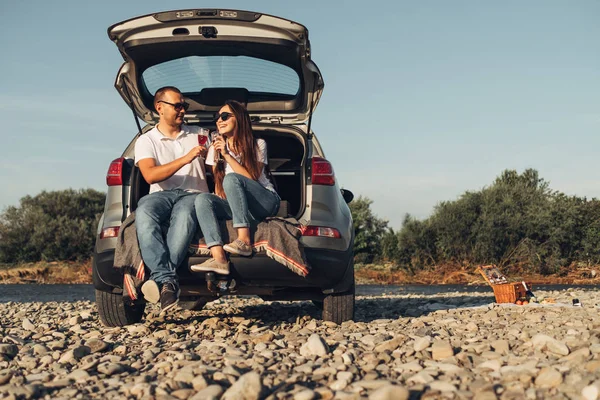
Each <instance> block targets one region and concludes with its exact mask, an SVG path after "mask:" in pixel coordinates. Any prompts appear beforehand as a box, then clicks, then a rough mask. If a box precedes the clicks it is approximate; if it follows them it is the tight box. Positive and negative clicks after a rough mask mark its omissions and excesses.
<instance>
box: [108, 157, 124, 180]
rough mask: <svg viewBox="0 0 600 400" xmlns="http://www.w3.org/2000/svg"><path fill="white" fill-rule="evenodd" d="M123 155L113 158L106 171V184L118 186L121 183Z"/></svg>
mask: <svg viewBox="0 0 600 400" xmlns="http://www.w3.org/2000/svg"><path fill="white" fill-rule="evenodd" d="M124 162H125V159H124V158H123V157H121V158H117V159H116V160H113V161H112V162H111V163H110V165H109V167H108V172H107V173H106V184H107V185H108V186H118V185H122V184H123V163H124Z"/></svg>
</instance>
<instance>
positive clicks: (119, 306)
mask: <svg viewBox="0 0 600 400" xmlns="http://www.w3.org/2000/svg"><path fill="white" fill-rule="evenodd" d="M96 306H97V307H98V315H99V316H100V321H102V323H103V324H104V325H105V326H110V327H113V326H125V325H131V324H136V323H138V322H140V321H141V320H142V317H143V316H144V310H145V309H146V303H141V304H134V305H129V304H125V302H124V301H123V295H122V294H114V293H108V292H103V291H102V290H98V289H96Z"/></svg>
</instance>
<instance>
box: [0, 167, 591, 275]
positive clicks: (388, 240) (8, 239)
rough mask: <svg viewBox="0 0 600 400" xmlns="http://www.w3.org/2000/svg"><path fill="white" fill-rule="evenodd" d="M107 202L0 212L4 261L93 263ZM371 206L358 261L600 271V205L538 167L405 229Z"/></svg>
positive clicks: (360, 203)
mask: <svg viewBox="0 0 600 400" xmlns="http://www.w3.org/2000/svg"><path fill="white" fill-rule="evenodd" d="M104 198H105V194H104V193H102V192H98V191H96V190H93V189H85V190H73V189H69V190H63V191H53V192H46V191H44V192H42V193H40V194H38V195H36V196H33V197H32V196H25V197H24V198H22V199H21V200H20V203H19V206H10V207H8V208H6V209H5V210H4V212H3V213H2V214H0V262H2V263H20V262H35V261H55V260H86V259H88V258H89V257H90V256H91V253H92V250H93V246H94V242H95V238H96V230H97V225H98V221H99V218H100V216H101V214H102V212H103V209H104ZM371 205H372V201H371V200H370V199H369V198H367V197H362V196H361V197H358V198H357V199H355V200H354V201H352V202H351V203H350V209H351V212H352V217H353V223H354V231H355V242H354V256H355V262H356V263H365V264H367V263H373V262H376V263H379V262H385V263H390V264H391V265H392V267H393V268H395V269H401V270H405V271H408V272H415V271H417V270H422V269H434V268H436V267H437V266H441V265H448V264H460V265H477V264H488V263H490V264H497V265H500V266H504V267H510V268H519V269H521V270H523V271H527V272H539V273H542V274H550V273H556V272H559V271H560V270H561V268H565V267H568V266H569V265H572V264H573V263H580V264H586V265H597V264H599V263H600V201H598V200H596V199H591V200H588V199H586V198H581V197H577V196H567V195H565V194H563V193H560V192H557V191H553V190H551V189H550V187H549V184H548V182H546V181H545V180H544V179H542V178H540V177H539V175H538V172H537V171H536V170H533V169H528V170H525V171H524V172H523V173H521V174H519V173H517V172H516V171H514V170H506V171H504V172H502V174H501V175H500V176H498V177H497V178H496V179H495V181H494V182H493V183H492V184H491V185H490V186H487V187H484V188H483V189H481V190H479V191H474V192H470V191H468V192H465V193H464V194H462V195H461V196H460V197H459V198H458V199H456V200H453V201H442V202H440V203H439V204H437V205H436V206H435V208H434V210H433V213H432V214H431V216H429V217H428V218H426V219H422V220H420V219H417V218H415V217H413V216H411V215H409V214H407V215H406V216H405V217H404V220H403V223H402V227H401V229H400V230H398V231H395V230H394V229H392V228H390V227H389V226H388V221H386V220H385V219H381V218H378V217H377V216H376V215H375V214H374V213H373V211H372V210H371Z"/></svg>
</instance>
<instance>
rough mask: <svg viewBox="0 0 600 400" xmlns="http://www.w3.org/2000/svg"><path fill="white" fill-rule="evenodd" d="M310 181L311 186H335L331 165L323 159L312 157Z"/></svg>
mask: <svg viewBox="0 0 600 400" xmlns="http://www.w3.org/2000/svg"><path fill="white" fill-rule="evenodd" d="M311 181H312V184H313V185H328V186H333V185H335V175H334V173H333V167H332V166H331V163H330V162H329V161H327V160H326V159H324V158H321V157H313V158H312V173H311Z"/></svg>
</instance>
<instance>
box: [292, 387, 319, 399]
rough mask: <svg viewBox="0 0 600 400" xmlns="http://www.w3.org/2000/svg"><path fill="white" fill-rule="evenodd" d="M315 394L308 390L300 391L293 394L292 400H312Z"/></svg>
mask: <svg viewBox="0 0 600 400" xmlns="http://www.w3.org/2000/svg"><path fill="white" fill-rule="evenodd" d="M316 395H317V394H316V393H315V392H313V391H312V390H310V389H305V390H302V391H300V392H298V393H296V394H294V400H314V398H315V396H316Z"/></svg>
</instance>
